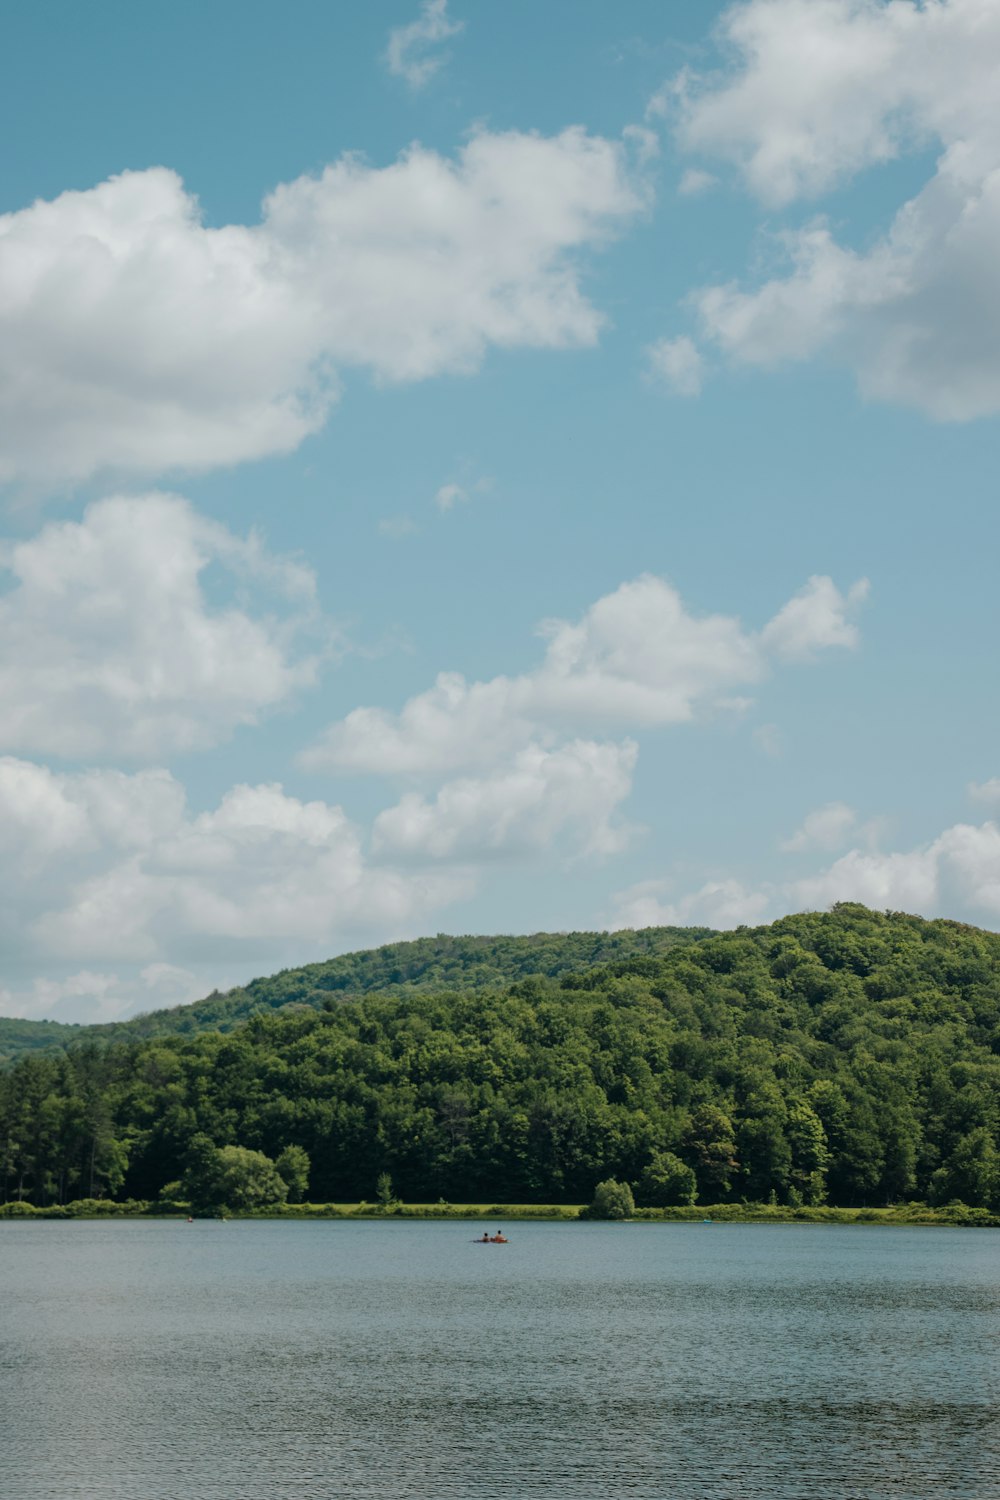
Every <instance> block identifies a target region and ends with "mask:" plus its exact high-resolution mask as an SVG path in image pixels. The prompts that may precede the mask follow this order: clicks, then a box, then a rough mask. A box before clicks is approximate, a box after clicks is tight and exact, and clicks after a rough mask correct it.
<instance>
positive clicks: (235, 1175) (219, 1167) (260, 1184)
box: [181, 1135, 288, 1213]
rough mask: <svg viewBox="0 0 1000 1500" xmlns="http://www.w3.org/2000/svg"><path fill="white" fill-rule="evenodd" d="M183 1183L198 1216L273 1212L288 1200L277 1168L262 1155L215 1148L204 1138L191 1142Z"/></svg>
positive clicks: (234, 1149)
mask: <svg viewBox="0 0 1000 1500" xmlns="http://www.w3.org/2000/svg"><path fill="white" fill-rule="evenodd" d="M181 1182H182V1187H183V1191H184V1195H185V1197H186V1198H187V1199H188V1201H189V1202H190V1204H191V1207H192V1209H193V1210H194V1212H195V1213H219V1212H220V1211H221V1210H223V1209H232V1210H233V1211H234V1212H237V1213H238V1212H240V1211H246V1210H252V1209H259V1208H273V1207H275V1206H277V1205H278V1204H279V1203H284V1202H285V1199H286V1198H287V1197H288V1187H287V1185H286V1183H285V1182H284V1180H283V1179H282V1178H281V1177H280V1176H279V1174H278V1169H277V1167H276V1166H275V1164H274V1162H273V1161H271V1159H270V1157H267V1156H265V1155H264V1153H263V1152H262V1151H250V1150H248V1149H247V1147H245V1146H222V1147H218V1146H213V1145H212V1142H211V1141H210V1140H209V1139H208V1137H207V1136H204V1135H199V1136H195V1138H194V1140H193V1141H192V1142H191V1147H190V1150H189V1153H188V1166H187V1170H186V1171H185V1173H184V1176H183V1178H182V1179H181Z"/></svg>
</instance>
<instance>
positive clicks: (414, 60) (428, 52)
mask: <svg viewBox="0 0 1000 1500" xmlns="http://www.w3.org/2000/svg"><path fill="white" fill-rule="evenodd" d="M464 27H465V22H464V21H453V20H451V19H450V17H449V15H448V0H424V3H423V4H422V5H421V7H420V14H419V16H418V17H417V19H416V20H415V21H411V22H410V23H409V25H408V26H394V27H393V29H392V30H391V31H390V32H389V45H388V47H387V48H386V52H385V61H386V66H387V67H388V69H389V72H390V73H393V74H394V75H395V76H396V77H398V78H405V79H406V82H407V83H408V84H409V85H410V87H411V88H414V89H422V88H424V87H425V86H426V85H427V84H428V83H429V82H430V80H431V79H432V78H433V77H434V74H435V73H437V72H438V71H439V69H440V68H441V67H442V66H443V65H444V63H445V62H446V61H447V55H446V54H445V53H443V52H442V51H441V50H440V44H441V43H442V42H446V41H448V40H449V39H450V38H451V37H453V36H457V35H458V33H459V32H460V31H462V30H463V29H464Z"/></svg>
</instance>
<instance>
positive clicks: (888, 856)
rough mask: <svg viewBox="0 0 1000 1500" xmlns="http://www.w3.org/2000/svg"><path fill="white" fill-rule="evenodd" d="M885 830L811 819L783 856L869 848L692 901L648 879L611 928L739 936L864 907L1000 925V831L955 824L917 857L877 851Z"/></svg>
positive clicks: (717, 881)
mask: <svg viewBox="0 0 1000 1500" xmlns="http://www.w3.org/2000/svg"><path fill="white" fill-rule="evenodd" d="M879 831H880V824H879V822H878V821H875V822H872V823H868V824H866V825H863V827H862V828H860V829H858V828H857V826H856V819H855V816H854V814H853V812H852V811H851V809H850V808H845V807H844V804H842V803H835V804H831V805H830V806H829V807H827V808H824V809H820V810H819V812H818V813H817V814H814V815H813V816H812V818H807V819H806V820H805V823H804V824H803V828H802V829H800V830H799V833H798V834H797V835H796V836H794V837H793V839H790V840H789V841H788V842H787V843H786V844H785V845H784V847H785V849H787V850H792V851H794V852H800V851H801V852H806V851H809V850H819V849H822V848H823V847H824V845H825V847H826V848H828V849H829V848H832V847H834V841H835V840H836V842H839V843H843V842H844V840H845V837H846V836H847V835H849V834H851V835H852V836H854V837H856V836H857V833H858V832H861V833H862V834H866V835H867V836H868V845H867V847H860V846H859V845H857V844H856V845H855V847H853V848H851V849H848V850H847V851H846V852H845V853H843V854H841V855H840V856H839V857H838V858H837V859H835V860H834V861H833V862H832V863H831V864H828V865H826V866H824V867H821V868H820V869H817V870H815V871H813V872H811V873H810V874H808V875H805V876H802V877H801V878H799V879H796V880H791V881H778V882H774V881H766V882H762V883H761V884H760V885H759V886H758V887H756V888H752V887H748V886H746V885H744V884H743V883H742V882H741V881H739V880H736V879H733V878H729V877H725V876H721V877H717V878H714V879H713V880H710V881H708V882H706V883H705V884H704V885H702V886H701V887H700V888H699V889H697V890H695V891H692V892H690V893H686V894H681V895H675V894H674V887H675V886H676V884H677V882H676V881H671V880H665V879H664V880H648V881H644V882H642V883H640V884H639V885H635V886H631V887H629V888H628V889H627V890H624V891H620V892H619V893H618V894H617V895H616V896H615V897H614V898H613V915H612V925H614V926H615V927H648V926H658V925H681V926H684V925H692V924H698V925H702V924H703V925H706V926H710V927H732V926H736V925H739V924H741V923H752V922H763V921H771V920H773V919H774V918H775V917H778V916H781V915H783V914H785V913H787V912H792V911H814V910H822V909H824V908H826V907H829V906H832V905H833V904H834V903H835V902H837V901H860V902H863V903H864V905H866V906H871V907H874V908H875V909H876V910H891V911H909V912H915V913H917V914H919V915H921V916H925V917H937V916H941V915H942V914H945V913H947V914H948V915H950V916H955V915H957V914H961V915H963V916H964V917H965V918H966V920H968V921H980V922H981V921H984V920H985V921H986V922H988V923H991V924H995V923H996V922H997V921H998V919H1000V826H998V825H997V823H996V822H994V821H993V820H989V821H987V822H985V823H981V824H971V823H955V824H953V825H952V826H951V827H949V828H946V829H944V831H943V832H942V833H940V834H938V836H937V837H936V838H934V839H931V840H929V841H926V842H924V843H921V844H918V845H916V846H915V847H913V848H911V849H888V850H883V849H879V848H877V847H876V836H877V834H878V833H879Z"/></svg>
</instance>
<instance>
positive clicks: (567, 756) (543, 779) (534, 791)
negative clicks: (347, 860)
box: [374, 740, 638, 862]
mask: <svg viewBox="0 0 1000 1500" xmlns="http://www.w3.org/2000/svg"><path fill="white" fill-rule="evenodd" d="M637 753H638V752H637V747H636V746H635V744H633V743H632V742H631V741H630V740H626V741H624V742H623V743H622V744H596V743H594V742H593V741H591V740H573V741H572V742H571V743H570V744H568V745H564V746H562V747H561V748H560V749H557V750H551V751H550V750H545V749H543V748H542V747H541V746H539V745H529V746H528V747H527V748H526V749H524V750H521V751H519V752H518V753H517V754H516V755H515V756H514V757H513V758H512V760H511V761H510V763H509V764H508V765H506V766H504V767H503V768H501V769H500V770H499V771H497V772H495V773H494V774H492V775H490V776H486V777H482V778H471V777H469V778H465V779H462V780H457V781H451V782H447V783H446V784H445V785H444V786H443V787H442V788H441V789H440V791H439V792H438V793H437V796H436V797H435V798H434V799H433V800H430V799H428V798H426V797H423V796H421V795H419V794H418V793H416V792H409V793H407V794H406V795H405V796H404V797H403V798H402V799H401V800H400V801H399V802H398V803H397V804H396V806H395V807H391V808H387V809H386V810H385V811H384V812H381V813H380V814H379V815H378V817H377V818H376V820H375V827H374V847H375V849H376V850H377V851H378V852H380V853H382V852H384V853H388V854H390V855H394V856H396V857H397V858H398V857H409V858H412V857H414V856H418V857H420V858H424V859H434V860H440V859H462V860H472V861H476V862H478V861H481V860H489V859H493V858H496V857H497V856H499V855H504V856H508V857H509V856H513V855H523V854H526V853H529V852H531V851H537V850H545V851H548V850H550V849H551V848H553V847H554V846H555V845H556V844H557V842H559V841H560V840H562V839H567V840H568V841H569V844H570V847H571V848H572V849H573V850H574V851H575V852H578V853H580V854H582V855H603V854H616V853H619V852H620V851H621V850H622V849H623V848H624V847H625V845H626V843H627V841H628V836H629V830H628V829H627V828H625V827H623V826H622V825H620V824H618V823H616V822H614V821H613V815H614V813H615V812H616V811H617V809H618V807H619V805H620V804H621V803H622V802H623V801H624V799H625V798H626V797H627V796H628V794H629V792H630V791H631V787H632V771H633V769H634V767H635V761H636V755H637Z"/></svg>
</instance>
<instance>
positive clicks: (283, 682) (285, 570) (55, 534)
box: [0, 494, 317, 757]
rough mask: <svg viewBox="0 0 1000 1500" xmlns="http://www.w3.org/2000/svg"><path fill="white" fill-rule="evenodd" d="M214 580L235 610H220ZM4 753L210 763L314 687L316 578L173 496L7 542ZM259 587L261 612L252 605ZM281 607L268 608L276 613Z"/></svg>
mask: <svg viewBox="0 0 1000 1500" xmlns="http://www.w3.org/2000/svg"><path fill="white" fill-rule="evenodd" d="M210 567H214V568H215V569H216V570H217V571H218V572H219V574H220V577H222V578H225V579H227V580H228V584H229V593H230V594H231V595H232V594H234V593H235V596H236V597H235V599H234V600H231V602H228V603H224V604H222V603H213V602H211V601H210V600H209V598H208V596H207V594H206V591H205V588H204V586H203V581H202V580H203V575H204V574H205V572H206V570H208V569H209V568H210ZM0 569H2V570H3V571H4V572H5V573H6V574H7V578H8V581H9V584H10V586H9V587H8V588H7V590H6V592H4V593H2V594H0V749H2V750H7V751H12V750H16V751H27V752H34V753H42V754H52V755H61V756H81V757H82V756H86V757H93V756H97V755H102V754H104V753H106V752H113V753H114V754H116V755H118V754H123V755H130V756H143V757H146V756H154V755H159V754H161V753H164V752H168V751H177V750H192V749H200V748H204V747H206V746H209V745H212V744H216V743H218V742H219V741H220V740H222V739H225V738H226V737H227V736H228V735H229V734H231V733H232V731H233V730H234V729H235V728H236V727H237V726H238V725H241V724H253V723H256V722H257V720H258V719H259V717H260V716H261V714H262V713H264V712H265V711H266V710H268V709H272V708H274V707H275V706H277V705H278V704H281V703H283V702H285V701H286V700H287V699H288V698H289V697H290V696H291V695H293V694H294V693H295V692H296V691H297V690H298V689H300V688H302V687H305V686H308V685H309V684H311V683H312V682H313V681H314V680H315V676H316V670H317V658H316V656H315V655H303V654H302V653H301V652H300V651H299V649H298V647H297V645H296V637H297V635H298V633H299V631H301V629H302V628H303V627H304V626H310V625H312V624H313V623H315V621H316V615H315V580H314V577H313V574H312V572H311V570H310V569H309V568H307V567H304V566H303V565H302V564H300V563H296V562H291V561H288V560H284V559H281V558H277V557H273V556H271V555H270V554H268V552H267V551H266V549H265V548H264V547H263V546H262V544H261V542H260V540H259V539H258V538H257V537H255V536H254V535H252V534H251V536H250V537H249V538H244V537H239V536H237V535H235V534H234V533H232V532H231V531H229V530H227V529H226V528H225V527H224V526H221V525H219V524H217V523H216V522H214V521H210V520H208V519H207V518H205V517H204V516H201V515H199V514H198V512H197V511H195V510H194V509H193V508H192V507H191V506H190V505H189V504H187V502H186V501H184V500H182V499H179V498H178V497H176V496H172V495H163V494H151V495H144V496H118V497H113V498H111V499H106V500H101V501H99V502H97V503H96V504H93V505H91V506H90V507H89V508H88V510H87V511H86V513H85V514H84V516H83V519H82V520H80V521H65V522H53V523H51V524H49V525H47V526H45V527H44V528H43V529H42V530H41V531H40V532H39V533H38V534H37V535H36V536H34V537H32V538H30V539H29V540H26V541H19V542H7V543H3V544H0ZM249 584H252V585H253V588H252V592H253V595H254V598H255V599H256V600H263V601H268V602H271V603H272V604H273V606H274V611H273V612H272V613H271V614H267V613H264V612H263V611H262V610H261V608H260V605H259V604H258V608H257V610H255V612H254V613H251V612H250V610H249V608H246V607H241V605H240V603H239V602H238V601H239V595H240V593H241V592H242V591H244V590H245V589H246V586H247V585H249ZM266 608H267V602H265V603H264V609H265V610H266Z"/></svg>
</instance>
